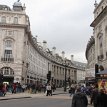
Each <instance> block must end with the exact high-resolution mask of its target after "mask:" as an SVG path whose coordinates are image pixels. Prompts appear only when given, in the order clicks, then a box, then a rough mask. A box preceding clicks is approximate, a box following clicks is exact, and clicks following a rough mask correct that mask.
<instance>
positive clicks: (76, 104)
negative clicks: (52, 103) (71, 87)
mask: <svg viewBox="0 0 107 107" xmlns="http://www.w3.org/2000/svg"><path fill="white" fill-rule="evenodd" d="M87 106H88V99H87V97H86V95H85V94H84V93H82V92H81V88H78V89H77V90H76V93H75V94H74V96H73V98H72V104H71V107H87Z"/></svg>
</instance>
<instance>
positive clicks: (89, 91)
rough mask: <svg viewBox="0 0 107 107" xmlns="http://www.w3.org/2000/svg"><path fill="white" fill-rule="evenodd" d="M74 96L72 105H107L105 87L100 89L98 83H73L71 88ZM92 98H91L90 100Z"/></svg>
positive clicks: (99, 106) (84, 106)
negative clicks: (88, 84)
mask: <svg viewBox="0 0 107 107" xmlns="http://www.w3.org/2000/svg"><path fill="white" fill-rule="evenodd" d="M69 93H70V96H72V104H71V107H87V106H88V104H90V105H92V106H93V107H107V94H106V91H105V89H98V86H97V85H90V86H86V87H85V86H84V85H82V86H81V85H71V87H70V90H69ZM88 99H90V100H88Z"/></svg>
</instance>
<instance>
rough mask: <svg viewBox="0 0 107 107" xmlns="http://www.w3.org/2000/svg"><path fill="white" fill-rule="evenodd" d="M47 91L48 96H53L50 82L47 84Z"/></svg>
mask: <svg viewBox="0 0 107 107" xmlns="http://www.w3.org/2000/svg"><path fill="white" fill-rule="evenodd" d="M46 91H47V94H46V96H48V95H51V96H52V87H51V85H50V84H47V86H46Z"/></svg>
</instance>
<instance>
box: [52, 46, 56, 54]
mask: <svg viewBox="0 0 107 107" xmlns="http://www.w3.org/2000/svg"><path fill="white" fill-rule="evenodd" d="M52 54H53V55H55V54H56V47H53V48H52Z"/></svg>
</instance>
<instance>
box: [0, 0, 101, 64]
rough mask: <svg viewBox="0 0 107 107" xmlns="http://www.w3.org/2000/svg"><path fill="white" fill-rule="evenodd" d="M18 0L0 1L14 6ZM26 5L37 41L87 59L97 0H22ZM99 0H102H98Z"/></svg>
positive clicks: (69, 54)
mask: <svg viewBox="0 0 107 107" xmlns="http://www.w3.org/2000/svg"><path fill="white" fill-rule="evenodd" d="M16 1H17V0H0V4H5V5H8V6H10V7H11V8H12V5H13V3H14V2H16ZM20 2H21V3H22V4H24V3H25V5H26V14H27V15H28V16H29V18H30V24H31V31H32V35H33V36H36V35H37V40H38V42H43V40H45V41H47V47H48V48H49V49H50V50H52V48H53V47H56V53H58V54H59V55H61V53H62V51H64V52H65V57H67V58H68V59H71V55H74V60H75V61H79V62H85V63H86V62H87V61H86V58H85V51H86V46H87V43H88V41H89V39H90V37H91V36H92V35H93V28H91V27H90V24H91V23H92V21H93V20H94V15H93V11H94V3H95V0H20ZM97 2H98V3H99V2H100V0H97Z"/></svg>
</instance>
